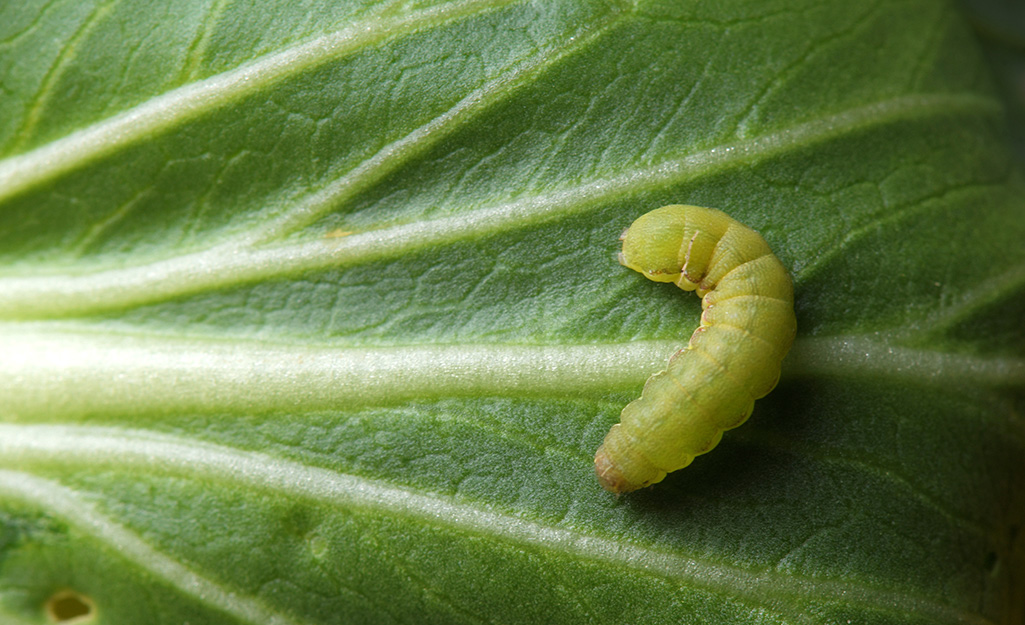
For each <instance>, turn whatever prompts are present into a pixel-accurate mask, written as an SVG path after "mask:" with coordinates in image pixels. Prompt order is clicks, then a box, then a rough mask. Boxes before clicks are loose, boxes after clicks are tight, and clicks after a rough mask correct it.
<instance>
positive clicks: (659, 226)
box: [594, 204, 797, 494]
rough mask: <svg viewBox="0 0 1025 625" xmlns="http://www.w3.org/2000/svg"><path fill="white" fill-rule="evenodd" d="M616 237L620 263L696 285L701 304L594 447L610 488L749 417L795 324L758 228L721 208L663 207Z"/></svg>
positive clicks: (689, 455)
mask: <svg viewBox="0 0 1025 625" xmlns="http://www.w3.org/2000/svg"><path fill="white" fill-rule="evenodd" d="M620 239H621V240H622V241H623V251H622V252H620V254H619V262H620V264H622V265H624V266H626V267H629V268H630V269H633V270H635V271H638V272H640V273H641V274H643V275H644V277H646V278H648V279H649V280H654V281H655V282H672V283H674V284H676V286H678V287H680V288H681V289H683V290H684V291H697V293H698V295H699V296H700V297H701V298H702V300H701V308H702V311H703V312H702V314H701V325H700V326H699V327H698V329H697V330H695V331H694V335H693V336H691V337H690V342H689V344H688V345H687V347H685V348H684V349H681V350H680V351H678V352H676V353H675V354H674V355H673V356H672V357H671V358H670V359H669V363H668V365H667V366H666V370H665V371H662V372H660V373H656V374H655V375H653V376H651V377H650V378H648V381H647V382H645V384H644V391H643V392H642V393H641V396H640V397H639V398H638V399H636V400H634V401H632V402H630V403H629V404H627V406H626V407H625V408H623V412H622V415H621V416H620V422H619V423H617V424H616V425H614V426H612V429H611V430H609V433H608V434H607V435H606V436H605V442H604V443H602V445H601V446H600V447H599V448H598V451H597V453H596V454H595V456H594V468H595V473H596V474H597V475H598V481H599V482H601V485H602V486H603V487H604V488H605V489H606V490H608V491H610V492H613V493H616V494H621V493H628V492H630V491H633V490H637V489H638V488H644V487H645V486H649V485H651V484H655V483H657V482H660V481H662V479H663V478H665V476H666V474H667V473H670V472H672V471H676V470H677V469H682V468H683V467H685V466H687V465H688V464H690V463H691V461H692V460H693V459H694V457H695V456H697V455H699V454H703V453H706V452H708V451H710V450H711V449H712V448H713V447H715V446H716V445H717V444H718V443H719V440H720V439H721V438H722V434H723V432H724V431H725V430H729V429H731V428H735V427H737V426H738V425H740V424H742V423H744V422H745V421H747V419H748V417H749V416H751V411H752V410H753V409H754V402H755V400H756V399H760V398H761V397H764V396H765V395H767V394H768V393H769V391H771V390H772V389H773V388H774V387H775V386H776V383H777V382H778V381H779V375H780V367H781V364H782V361H783V357H784V356H786V354H787V352H788V351H790V346H791V344H792V343H793V341H794V335H795V333H796V332H797V318H796V316H795V315H794V288H793V284H792V283H791V281H790V276H788V275H787V272H786V269H784V268H783V265H782V263H780V261H779V259H778V258H776V256H775V255H773V253H772V250H770V249H769V245H768V243H766V242H765V239H763V238H762V237H761V235H759V234H758V233H757V232H755V231H754V230H752V229H750V228H748V227H747V226H745V225H744V224H742V223H740V222H738V221H736V220H734V219H732V218H731V217H729V216H728V215H726V213H723V212H722V211H719V210H715V209H711V208H701V207H698V206H683V205H679V204H676V205H671V206H663V207H662V208H658V209H656V210H653V211H651V212H649V213H646V214H644V215H642V216H641V217H639V218H638V219H637V220H636V221H635V222H634V223H633V224H632V225H631V226H630V227H629V228H627V229H626V231H624V232H623V235H622V236H621V237H620Z"/></svg>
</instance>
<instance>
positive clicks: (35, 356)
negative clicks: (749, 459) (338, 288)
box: [0, 324, 1025, 418]
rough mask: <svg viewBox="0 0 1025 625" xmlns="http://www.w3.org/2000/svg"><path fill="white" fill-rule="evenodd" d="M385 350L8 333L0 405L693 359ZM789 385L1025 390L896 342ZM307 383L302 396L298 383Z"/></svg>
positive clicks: (615, 381) (834, 358)
mask: <svg viewBox="0 0 1025 625" xmlns="http://www.w3.org/2000/svg"><path fill="white" fill-rule="evenodd" d="M687 338H688V337H687V336H686V333H685V332H681V336H680V337H679V338H678V339H675V340H662V341H629V342H616V343H601V344H597V343H585V344H548V345H516V344H469V343H454V344H447V345H431V344H423V345H405V346H386V347H353V346H348V347H346V346H339V347H324V346H312V345H279V344H272V343H267V342H263V341H256V340H242V339H235V340H226V339H220V338H218V339H214V338H170V337H159V336H147V335H131V334H120V335H119V334H114V333H108V334H105V333H102V332H86V331H64V330H54V329H33V328H32V327H31V326H28V325H22V324H0V352H2V353H4V354H7V356H5V358H4V359H3V360H2V361H0V378H4V379H9V380H16V381H17V382H16V383H14V384H8V385H4V387H2V388H0V405H4V406H6V407H7V410H8V411H10V412H12V413H14V414H19V415H21V418H30V417H32V416H33V415H39V416H41V415H46V414H51V413H53V412H54V411H55V410H59V411H60V413H61V414H64V415H65V416H67V417H69V418H70V417H72V416H74V415H79V414H89V413H91V412H92V411H104V412H107V413H109V414H153V415H156V414H179V413H187V412H191V411H197V410H198V411H204V412H212V413H235V414H254V413H255V414H266V413H278V412H295V411H297V410H298V411H300V412H310V411H316V410H325V409H359V408H361V407H367V406H385V405H397V404H400V403H403V402H409V401H434V400H438V399H442V398H448V397H513V398H528V397H533V398H546V397H565V396H575V397H599V396H602V395H605V394H607V393H610V392H629V391H632V390H636V389H638V388H639V387H640V385H641V384H642V383H643V382H644V380H646V379H647V378H648V376H650V375H652V374H653V373H655V372H657V371H660V370H662V369H664V368H665V362H666V360H667V358H668V356H669V355H670V354H672V353H673V352H674V351H675V350H677V349H680V348H682V347H684V346H685V345H686V341H687ZM783 376H784V379H792V378H798V377H850V376H855V377H858V376H860V377H870V378H875V379H885V380H887V381H889V382H891V383H892V382H894V381H903V382H908V383H913V384H919V385H922V386H935V387H941V388H942V387H949V386H950V385H952V384H953V385H962V384H970V385H972V386H973V387H976V388H1008V387H1020V386H1025V361H1022V360H1021V359H1014V358H1000V357H986V358H983V357H977V356H970V355H964V354H954V353H946V352H939V351H931V350H927V349H911V348H901V347H895V346H894V344H893V342H892V341H889V340H887V337H885V336H884V337H877V338H873V337H859V336H839V337H830V338H804V339H799V340H798V341H797V342H796V344H795V347H794V348H793V350H792V352H791V354H790V356H789V357H788V358H787V360H786V361H785V363H784V369H783ZM300 381H301V383H300Z"/></svg>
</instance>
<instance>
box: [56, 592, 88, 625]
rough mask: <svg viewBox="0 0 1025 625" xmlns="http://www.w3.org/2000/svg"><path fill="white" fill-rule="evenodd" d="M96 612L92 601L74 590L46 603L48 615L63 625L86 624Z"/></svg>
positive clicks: (62, 593)
mask: <svg viewBox="0 0 1025 625" xmlns="http://www.w3.org/2000/svg"><path fill="white" fill-rule="evenodd" d="M95 611H96V608H95V606H94V605H93V602H92V599H90V598H89V597H86V596H85V595H80V594H78V593H77V592H75V591H73V590H62V591H60V592H58V593H57V594H55V595H54V596H52V597H50V599H49V600H48V601H47V602H46V615H47V616H48V617H50V621H52V622H54V623H60V624H61V625H70V624H72V623H85V622H86V621H89V620H91V619H92V616H93V613H94V612H95Z"/></svg>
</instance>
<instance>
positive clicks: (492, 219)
mask: <svg viewBox="0 0 1025 625" xmlns="http://www.w3.org/2000/svg"><path fill="white" fill-rule="evenodd" d="M957 110H962V111H966V112H978V111H980V110H981V111H986V112H987V113H993V112H995V111H998V110H999V107H998V106H997V105H996V103H995V102H994V101H992V100H989V99H986V98H981V97H979V96H965V95H938V96H912V97H903V98H897V99H893V100H888V101H885V102H881V103H876V104H872V105H868V106H864V107H860V108H856V109H851V110H848V111H845V112H842V113H839V114H837V115H834V116H830V117H826V118H821V119H817V120H814V121H811V122H806V123H803V124H799V125H797V126H794V127H791V128H787V129H784V130H780V131H778V132H775V133H772V134H769V135H765V136H761V137H758V138H754V139H751V140H745V141H741V142H737V143H735V144H731V145H723V146H717V147H714V148H711V149H708V150H705V151H702V152H697V153H694V154H690V155H686V156H683V157H680V158H677V159H670V160H667V161H665V162H662V163H659V164H657V165H654V166H652V167H648V168H643V169H637V170H632V171H627V172H624V173H622V174H621V175H618V176H611V177H608V178H602V179H598V180H592V181H589V182H585V183H583V184H580V185H578V186H574V187H571V188H565V189H561V190H551V191H549V192H547V193H545V194H542V195H534V196H529V197H525V198H523V199H520V200H516V201H514V202H509V203H505V204H500V205H497V206H491V207H484V208H478V209H473V210H468V211H466V212H463V213H461V214H454V215H448V216H442V217H437V218H434V219H425V220H421V221H417V222H413V223H408V224H393V225H388V226H384V227H382V228H380V229H377V230H371V231H367V232H361V233H354V234H351V235H350V236H345V237H340V238H318V239H315V240H312V241H303V242H300V243H297V244H291V245H279V246H274V245H266V246H252V245H250V244H249V243H248V242H246V241H240V240H232V241H228V242H226V243H224V244H221V245H218V246H216V247H213V248H210V249H208V250H205V251H200V252H196V253H192V254H187V255H182V256H178V257H175V258H170V259H166V260H160V261H155V262H152V263H148V264H144V265H136V266H132V267H128V268H124V269H111V270H99V271H96V272H92V273H89V272H86V273H81V272H78V271H76V272H75V273H63V274H52V273H51V274H36V275H31V276H28V275H26V276H16V275H8V276H6V277H2V278H0V293H4V297H3V298H2V299H0V319H32V318H49V317H69V316H74V315H79V314H91V313H97V312H102V311H107V310H118V309H122V308H125V307H130V306H137V305H142V304H147V303H152V302H156V301H161V300H164V299H170V298H175V297H181V296H185V295H190V294H196V293H201V292H206V291H211V290H215V289H220V288H228V287H232V286H239V285H244V284H251V283H255V282H258V281H261V280H271V279H281V278H284V277H288V276H298V275H301V274H304V273H306V272H310V271H316V270H324V269H328V268H341V267H347V266H355V265H359V264H363V263H369V262H374V261H380V260H385V259H391V258H397V257H401V256H403V255H405V254H409V253H412V252H415V251H417V250H420V249H425V248H430V247H437V246H443V245H449V244H452V243H455V242H459V241H468V240H475V239H480V238H484V237H488V236H493V235H496V234H499V233H502V232H506V231H510V230H516V229H522V228H527V227H532V226H537V225H540V224H544V223H548V222H551V221H554V220H557V219H561V218H565V217H568V216H572V215H575V214H579V213H581V212H584V211H586V210H588V209H591V208H594V207H596V206H599V205H602V204H607V203H609V202H612V201H616V200H618V199H621V198H624V197H629V196H633V195H637V194H643V193H648V192H652V191H656V190H658V189H660V188H666V187H671V186H674V185H679V184H681V183H683V182H686V181H693V180H696V179H699V178H702V177H705V176H711V175H714V174H716V173H720V172H721V171H723V170H726V169H730V168H736V167H741V166H746V165H750V164H752V163H756V162H759V161H762V160H765V159H768V158H771V157H773V156H778V155H782V154H785V153H787V152H790V151H792V150H796V149H800V148H806V147H809V146H811V145H814V144H818V143H820V142H825V141H828V140H831V139H835V138H837V137H839V136H843V135H845V134H848V133H852V132H857V131H859V130H861V129H863V128H865V127H866V126H872V125H884V124H887V123H892V122H895V121H898V120H900V119H908V118H914V117H918V116H922V115H930V114H934V115H950V114H951V112H952V111H957ZM390 166H391V165H389V167H390ZM334 192H335V191H331V192H330V193H334ZM339 192H341V191H339ZM311 198H312V199H311V201H313V204H312V205H308V204H306V203H303V202H299V203H297V204H296V206H295V207H293V208H292V209H291V210H290V211H289V212H288V213H287V214H286V215H285V216H284V217H283V219H282V221H281V222H278V225H277V226H275V228H285V229H286V230H287V229H288V228H287V227H285V226H284V224H288V223H291V222H295V223H304V222H306V221H308V219H309V218H310V215H311V211H312V213H313V214H317V213H319V212H320V210H322V207H321V208H317V207H318V206H321V203H322V202H323V201H324V198H323V197H322V196H320V195H319V194H314V195H313V196H311ZM325 234H326V233H325ZM609 236H610V241H614V239H615V237H616V236H618V233H610V235H609ZM770 243H771V242H770ZM58 271H60V270H58Z"/></svg>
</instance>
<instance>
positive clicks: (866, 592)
mask: <svg viewBox="0 0 1025 625" xmlns="http://www.w3.org/2000/svg"><path fill="white" fill-rule="evenodd" d="M12 464H13V467H17V468H20V469H22V470H25V469H26V468H29V467H38V468H40V469H49V470H52V469H58V470H60V469H61V468H62V467H63V468H64V469H74V468H76V467H82V466H89V467H90V468H92V469H96V468H98V467H103V466H106V467H110V468H114V469H118V470H142V471H146V472H153V473H157V474H165V475H166V474H170V475H182V476H187V477H190V478H192V479H199V480H214V481H217V482H220V483H224V484H228V485H231V486H233V487H239V486H243V487H245V488H246V489H249V490H253V491H258V492H272V493H274V494H275V495H276V496H278V497H289V498H301V499H308V500H311V501H315V502H317V503H320V504H324V505H328V506H331V507H332V508H338V507H342V508H346V509H352V510H364V511H371V512H375V513H380V512H384V513H386V514H389V515H394V516H399V517H402V518H407V519H410V520H412V521H414V522H417V523H426V524H428V525H434V526H444V527H448V528H451V529H454V530H456V531H458V532H461V533H467V534H472V535H478V536H486V537H490V538H493V539H498V540H503V541H510V542H513V543H517V544H521V545H525V546H529V547H531V548H538V549H543V550H546V551H550V552H558V553H562V554H564V555H565V556H567V557H570V558H579V559H585V560H590V561H598V562H603V563H606V564H611V565H613V566H616V567H620V568H624V569H628V570H632V571H634V572H635V573H640V574H644V575H652V576H655V577H659V578H664V579H671V580H675V581H676V582H677V583H679V584H680V585H681V586H687V587H698V588H705V589H707V590H711V591H713V592H715V593H719V594H723V595H726V596H731V597H735V598H737V599H739V600H741V601H744V602H746V603H750V604H752V605H756V606H759V607H762V608H765V609H769V610H771V611H774V612H779V613H782V614H787V615H789V616H792V617H798V618H800V615H801V606H802V605H804V604H805V603H806V601H805V600H808V599H817V600H822V599H831V600H834V601H842V602H844V603H847V604H853V605H860V606H864V607H870V608H874V609H879V610H883V611H885V612H896V613H906V614H919V615H930V616H932V617H933V618H935V619H936V622H950V623H974V624H978V625H982V624H986V623H989V622H990V621H988V620H987V619H984V618H982V617H980V616H978V615H975V614H970V613H966V612H963V611H961V610H956V609H954V608H951V607H949V606H946V605H943V604H940V603H938V602H936V601H933V600H929V599H924V598H920V597H914V596H912V595H907V594H902V593H899V592H892V591H885V590H880V589H878V588H874V587H870V586H868V585H863V584H858V583H855V582H853V581H851V580H843V581H841V580H830V579H805V578H800V577H795V576H792V575H789V574H787V573H782V572H777V571H772V570H761V571H750V570H746V569H743V568H740V567H733V566H727V565H724V564H719V563H711V562H705V561H702V560H700V559H697V558H693V557H689V556H686V555H683V554H678V553H671V552H667V551H665V550H662V549H657V548H654V547H651V546H644V545H639V544H634V543H630V542H627V541H622V540H616V539H612V538H608V537H605V536H601V535H597V534H593V533H590V532H587V531H581V530H579V529H575V528H567V527H558V526H554V525H550V524H546V523H543V522H540V521H537V520H531V519H527V518H523V517H520V516H516V515H513V514H510V513H508V512H503V511H498V510H491V509H489V508H487V507H485V506H482V505H479V504H471V503H464V502H459V501H456V500H455V499H452V498H448V497H442V496H438V495H433V494H427V493H420V492H416V491H412V490H409V489H407V488H400V487H397V486H393V485H390V484H387V483H383V482H378V481H375V480H369V479H366V478H363V477H360V476H357V475H348V474H342V473H337V472H334V471H329V470H326V469H321V468H317V467H310V466H306V465H303V464H300V463H297V462H294V461H290V460H284V459H281V458H276V457H273V456H268V455H266V454H262V453H256V452H248V451H239V450H235V449H231V448H228V447H223V446H220V445H212V444H208V443H198V442H195V441H187V440H182V439H177V438H176V437H172V436H167V435H161V434H149V433H145V432H133V431H129V430H119V429H115V428H100V427H88V426H70V427H69V426H18V425H2V424H0V466H5V467H12ZM24 483H26V481H25V479H21V480H19V479H18V478H11V479H8V480H6V482H5V481H0V488H2V487H3V486H4V485H7V486H10V484H14V485H18V486H17V487H16V488H15V490H19V491H24V490H25V489H24V488H22V486H20V485H21V484H24ZM54 487H55V488H63V487H60V486H56V485H55V486H54ZM30 490H31V489H30ZM15 494H18V495H19V496H20V497H21V498H26V497H27V498H31V497H32V495H31V493H26V492H18V493H15ZM65 494H66V495H67V496H68V497H70V498H71V499H72V500H75V499H77V495H74V494H72V493H71V492H70V491H68V492H67V493H65ZM35 503H36V504H38V505H46V501H38V500H37V501H35ZM70 505H72V507H74V506H73V504H70ZM54 512H58V513H59V512H60V511H59V510H55V511H54ZM117 527H120V526H117ZM83 529H86V530H87V531H88V530H89V529H90V528H89V527H86V528H83ZM91 533H93V534H94V535H95V534H96V533H97V532H96V530H95V529H93V531H92V532H91ZM97 537H98V538H100V539H101V540H102V539H103V536H97ZM112 546H114V547H116V545H112ZM169 581H173V580H169Z"/></svg>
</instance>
